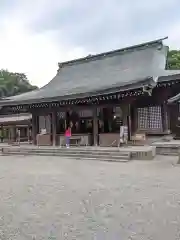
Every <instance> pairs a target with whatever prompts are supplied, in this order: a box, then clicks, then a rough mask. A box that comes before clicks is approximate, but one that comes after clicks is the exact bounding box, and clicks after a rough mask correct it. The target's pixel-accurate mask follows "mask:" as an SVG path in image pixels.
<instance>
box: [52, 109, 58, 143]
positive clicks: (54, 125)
mask: <svg viewBox="0 0 180 240" xmlns="http://www.w3.org/2000/svg"><path fill="white" fill-rule="evenodd" d="M51 119H52V145H53V146H56V127H57V126H56V112H52V118H51Z"/></svg>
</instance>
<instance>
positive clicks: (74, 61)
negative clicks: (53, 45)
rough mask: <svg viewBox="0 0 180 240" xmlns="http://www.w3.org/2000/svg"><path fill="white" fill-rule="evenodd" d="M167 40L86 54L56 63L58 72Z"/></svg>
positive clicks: (161, 39)
mask: <svg viewBox="0 0 180 240" xmlns="http://www.w3.org/2000/svg"><path fill="white" fill-rule="evenodd" d="M167 38H168V37H164V38H160V39H156V40H153V41H149V42H144V43H140V44H136V45H131V46H129V47H124V48H119V49H116V50H111V51H107V52H103V53H98V54H94V55H91V54H88V55H87V56H86V57H82V58H77V59H73V60H68V61H64V62H59V63H58V67H59V69H58V72H59V71H60V69H61V68H62V67H64V66H66V65H74V64H76V63H81V62H84V61H87V60H90V61H91V60H95V59H97V58H99V57H105V56H108V55H111V54H114V53H120V52H125V51H132V50H135V49H138V48H142V47H149V46H152V45H154V44H157V43H162V41H163V40H165V39H167Z"/></svg>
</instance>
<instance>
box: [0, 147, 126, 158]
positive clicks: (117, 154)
mask: <svg viewBox="0 0 180 240" xmlns="http://www.w3.org/2000/svg"><path fill="white" fill-rule="evenodd" d="M2 151H4V152H7V151H8V152H22V151H23V152H25V151H26V152H29V151H30V152H36V153H38V152H43V153H56V152H57V153H59V152H61V153H72V154H77V153H79V154H87V155H91V154H97V155H104V154H106V155H111V156H119V155H124V156H126V155H127V154H128V153H129V151H123V150H121V151H111V150H106V151H104V150H94V149H93V150H92V149H91V150H86V149H84V150H82V149H78V148H77V149H70V148H69V149H66V148H64V149H61V148H59V149H57V148H56V149H43V148H32V149H31V148H14V147H13V148H10V147H4V148H3V150H2Z"/></svg>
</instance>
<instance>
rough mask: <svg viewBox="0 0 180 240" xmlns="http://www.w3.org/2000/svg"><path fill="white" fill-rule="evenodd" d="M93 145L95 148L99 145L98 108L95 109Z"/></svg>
mask: <svg viewBox="0 0 180 240" xmlns="http://www.w3.org/2000/svg"><path fill="white" fill-rule="evenodd" d="M93 143H94V146H97V145H98V118H97V108H96V107H95V108H93Z"/></svg>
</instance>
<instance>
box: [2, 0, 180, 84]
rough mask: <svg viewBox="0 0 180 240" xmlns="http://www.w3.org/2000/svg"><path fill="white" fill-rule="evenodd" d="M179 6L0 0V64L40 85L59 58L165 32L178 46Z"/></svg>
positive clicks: (174, 1) (118, 0) (168, 2)
mask: <svg viewBox="0 0 180 240" xmlns="http://www.w3.org/2000/svg"><path fill="white" fill-rule="evenodd" d="M178 9H179V1H178V0H158V1H156V3H155V2H154V1H148V2H145V1H143V0H136V1H132V0H111V1H110V0H99V1H95V0H91V1H84V0H76V1H73V0H61V1H59V0H53V1H50V0H9V1H7V0H0V27H1V32H0V43H1V44H0V52H1V58H0V68H2V67H3V68H9V70H12V71H21V72H25V73H27V75H28V77H29V79H30V80H31V81H32V82H33V84H38V85H40V86H42V85H44V84H46V83H47V82H48V81H50V80H51V78H52V77H53V76H54V75H55V74H56V71H57V63H58V62H59V61H64V60H67V59H71V58H76V57H81V56H84V55H87V54H89V53H97V52H101V51H107V50H111V49H115V48H121V47H125V46H128V45H132V44H137V43H140V42H143V41H148V40H153V39H156V38H159V37H164V36H166V35H169V40H168V41H167V43H168V44H169V45H170V46H171V47H173V48H175V47H177V48H178V47H180V34H179V29H180V28H179V27H180V15H179V11H178ZM1 13H2V14H1ZM169 16H171V17H169Z"/></svg>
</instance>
